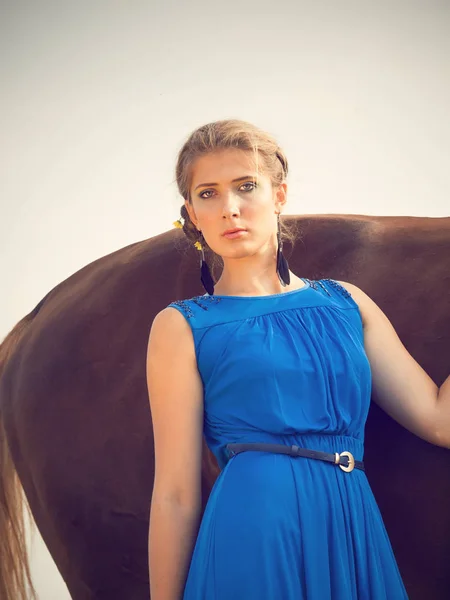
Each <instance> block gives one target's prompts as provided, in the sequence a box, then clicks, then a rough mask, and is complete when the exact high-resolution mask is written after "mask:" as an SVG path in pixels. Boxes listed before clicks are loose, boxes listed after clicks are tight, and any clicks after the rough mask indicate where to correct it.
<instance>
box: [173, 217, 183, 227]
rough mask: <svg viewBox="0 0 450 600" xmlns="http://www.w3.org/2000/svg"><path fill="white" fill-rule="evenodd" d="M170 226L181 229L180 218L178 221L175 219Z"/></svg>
mask: <svg viewBox="0 0 450 600" xmlns="http://www.w3.org/2000/svg"><path fill="white" fill-rule="evenodd" d="M172 225H173V226H174V227H176V228H177V229H183V223H182V222H181V218H180V219H177V220H176V221H174V222H173V223H172Z"/></svg>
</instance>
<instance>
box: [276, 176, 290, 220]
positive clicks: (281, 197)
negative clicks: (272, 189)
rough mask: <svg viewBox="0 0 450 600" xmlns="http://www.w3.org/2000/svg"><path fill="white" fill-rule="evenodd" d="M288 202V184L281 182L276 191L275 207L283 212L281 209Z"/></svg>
mask: <svg viewBox="0 0 450 600" xmlns="http://www.w3.org/2000/svg"><path fill="white" fill-rule="evenodd" d="M286 202H287V184H286V183H280V185H279V186H278V188H277V191H276V193H275V208H276V209H277V210H278V211H279V212H280V213H281V209H282V208H283V206H284V205H285V204H286Z"/></svg>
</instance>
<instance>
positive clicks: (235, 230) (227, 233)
mask: <svg viewBox="0 0 450 600" xmlns="http://www.w3.org/2000/svg"><path fill="white" fill-rule="evenodd" d="M238 231H246V229H244V228H243V227H235V228H234V229H228V230H227V231H224V232H223V233H222V235H229V234H230V233H237V232H238Z"/></svg>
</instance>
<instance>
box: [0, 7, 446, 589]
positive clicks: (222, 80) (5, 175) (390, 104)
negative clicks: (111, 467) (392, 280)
mask: <svg viewBox="0 0 450 600" xmlns="http://www.w3.org/2000/svg"><path fill="white" fill-rule="evenodd" d="M0 7H1V15H0V56H1V58H0V78H1V79H0V81H1V94H0V106H1V112H0V124H1V139H0V153H1V165H2V175H1V180H0V203H1V215H0V260H1V265H0V267H1V277H2V284H3V289H2V294H1V311H0V337H1V338H3V337H4V336H5V335H6V334H7V333H8V331H9V330H10V329H11V328H12V327H13V325H14V324H15V323H16V322H17V321H18V320H19V319H20V318H21V317H23V316H24V315H25V314H27V313H28V312H29V311H30V310H31V309H32V308H33V307H34V306H35V305H36V304H37V303H38V302H39V301H40V300H41V298H42V297H43V296H44V295H45V294H46V293H47V292H48V291H49V290H50V289H52V288H53V287H54V286H55V285H57V284H58V283H60V282H61V281H62V280H64V279H66V278H67V277H68V276H70V275H71V274H72V273H74V272H75V271H77V270H78V269H80V268H81V267H83V266H85V265H86V264H88V263H90V262H92V261H94V260H95V259H97V258H100V257H101V256H104V255H105V254H109V253H110V252H113V251H115V250H117V249H119V248H122V247H124V246H126V245H128V244H131V243H133V242H136V241H139V240H143V239H146V238H149V237H152V236H154V235H156V234H159V233H161V232H163V231H166V230H168V229H170V228H171V227H172V222H173V221H174V220H175V219H176V218H178V216H179V206H180V205H181V203H182V199H181V198H179V197H178V195H177V190H176V186H175V183H174V182H173V180H174V177H175V174H174V166H175V158H176V153H177V152H178V150H179V148H180V146H181V145H182V143H183V142H184V140H185V138H186V137H187V136H188V135H189V134H190V133H191V131H192V130H194V129H195V128H196V127H199V126H200V125H203V124H204V123H207V122H210V121H214V120H218V119H225V118H240V119H245V120H248V121H251V122H252V123H254V124H255V125H257V126H259V127H261V128H263V129H266V130H267V131H269V132H270V133H271V134H273V135H274V136H275V137H276V138H277V139H278V141H279V143H280V145H281V146H282V147H283V148H284V150H285V151H286V153H287V157H288V160H289V164H290V176H289V178H288V199H289V201H288V205H287V207H286V211H285V212H286V213H288V214H307V213H309V214H317V213H339V214H343V213H349V214H367V215H411V216H426V217H442V216H449V214H450V211H449V206H450V201H449V198H450V168H449V158H450V118H449V106H450V34H449V32H450V1H449V0H441V1H438V0H422V1H417V0H378V1H376V2H375V1H374V0H340V1H339V0H323V1H321V0H315V1H313V0H309V1H304V0H291V1H286V0H279V1H277V2H274V1H273V0H270V1H267V0H258V1H256V0H255V1H249V0H239V1H236V0H227V1H226V2H225V1H224V2H214V1H211V0H208V1H206V0H194V1H191V2H182V1H181V0H178V2H175V1H174V0H160V1H159V2H155V1H153V2H150V1H137V0H135V1H133V0H129V1H125V0H122V1H119V0H109V1H105V0H101V1H96V0H90V1H89V2H88V1H85V0H77V1H76V2H75V1H73V0H71V1H66V0H58V1H53V2H51V1H43V0H9V1H5V0H0ZM299 275H301V274H299ZM30 551H31V555H32V568H33V576H34V581H35V583H36V586H37V589H38V593H39V599H40V600H65V599H67V598H69V595H68V592H67V588H66V587H65V585H64V583H63V582H62V580H61V578H60V576H59V574H58V572H57V571H56V569H55V567H54V565H53V562H52V560H51V558H50V557H49V555H48V553H47V551H46V547H45V545H44V544H43V543H42V541H41V539H40V538H39V536H38V535H36V536H35V539H34V542H33V544H32V545H31V548H30Z"/></svg>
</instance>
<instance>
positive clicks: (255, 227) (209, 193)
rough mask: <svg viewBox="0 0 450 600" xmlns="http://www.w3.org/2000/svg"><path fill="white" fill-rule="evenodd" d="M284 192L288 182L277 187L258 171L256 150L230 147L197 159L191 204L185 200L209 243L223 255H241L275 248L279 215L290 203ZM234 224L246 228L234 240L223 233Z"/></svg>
mask: <svg viewBox="0 0 450 600" xmlns="http://www.w3.org/2000/svg"><path fill="white" fill-rule="evenodd" d="M237 180H239V181H237ZM286 191H287V186H286V184H285V183H282V184H281V185H280V186H279V188H278V189H277V190H274V189H272V183H271V180H270V178H269V177H268V176H267V175H265V174H263V173H261V172H260V173H258V172H257V170H256V165H255V162H254V159H253V152H246V151H243V150H239V149H230V150H228V149H227V150H221V151H218V152H214V153H211V154H208V155H205V156H202V157H201V158H199V159H198V160H197V161H196V162H195V164H194V167H193V171H192V182H191V189H190V193H191V199H192V204H189V203H188V202H186V203H185V204H186V209H187V211H188V213H189V216H190V218H191V221H192V222H193V223H194V225H196V227H197V229H198V230H199V231H201V232H202V233H203V236H204V238H205V240H206V243H207V244H208V246H209V247H210V248H211V249H212V250H213V251H214V252H215V253H216V254H219V255H220V256H222V257H224V258H226V257H230V258H239V257H243V256H248V255H251V254H255V253H257V252H258V251H261V250H262V249H263V247H267V246H269V247H275V245H276V231H277V216H276V213H278V212H281V209H282V206H283V205H284V204H285V202H286ZM235 227H243V228H244V229H245V230H246V231H245V232H244V233H242V234H240V235H239V236H238V237H235V238H227V237H224V236H223V233H224V232H225V231H226V230H228V229H233V228H235Z"/></svg>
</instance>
